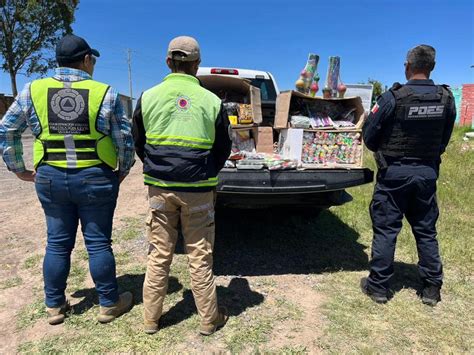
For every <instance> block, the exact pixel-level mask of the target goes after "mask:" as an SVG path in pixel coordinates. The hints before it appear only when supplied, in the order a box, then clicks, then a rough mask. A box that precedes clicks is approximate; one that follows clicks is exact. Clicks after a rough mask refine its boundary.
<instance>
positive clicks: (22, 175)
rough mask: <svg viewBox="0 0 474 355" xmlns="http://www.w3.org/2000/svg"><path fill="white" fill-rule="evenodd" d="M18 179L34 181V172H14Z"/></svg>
mask: <svg viewBox="0 0 474 355" xmlns="http://www.w3.org/2000/svg"><path fill="white" fill-rule="evenodd" d="M15 174H16V176H17V177H18V179H20V180H23V181H28V182H35V175H36V172H34V171H32V170H25V171H23V172H21V173H15Z"/></svg>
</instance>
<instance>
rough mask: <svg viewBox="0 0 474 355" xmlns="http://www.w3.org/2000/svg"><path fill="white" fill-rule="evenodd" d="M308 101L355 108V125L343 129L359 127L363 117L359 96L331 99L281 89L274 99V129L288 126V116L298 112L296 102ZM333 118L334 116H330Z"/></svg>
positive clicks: (343, 107)
mask: <svg viewBox="0 0 474 355" xmlns="http://www.w3.org/2000/svg"><path fill="white" fill-rule="evenodd" d="M301 101H303V102H304V101H308V103H311V104H314V105H315V106H317V105H318V104H323V103H324V102H331V103H335V104H337V105H340V106H341V110H349V109H355V118H356V122H354V123H355V124H356V126H355V127H354V128H344V130H350V129H355V130H357V129H361V128H362V124H363V121H364V118H365V112H364V107H363V106H362V100H361V98H360V97H346V98H343V99H338V98H332V99H323V98H322V97H311V96H308V95H305V94H302V93H300V92H297V91H292V90H289V91H283V92H281V93H280V94H279V95H278V96H277V101H276V114H275V124H274V127H275V128H276V129H285V128H289V123H288V121H289V119H290V116H292V115H295V114H298V113H297V112H296V108H297V106H298V102H301ZM331 118H332V119H334V118H335V117H331Z"/></svg>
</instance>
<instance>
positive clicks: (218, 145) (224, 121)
mask: <svg viewBox="0 0 474 355" xmlns="http://www.w3.org/2000/svg"><path fill="white" fill-rule="evenodd" d="M229 126H230V123H229V117H228V116H227V112H226V110H224V107H223V106H222V105H221V109H220V111H219V115H218V116H217V120H216V138H215V140H214V145H213V146H212V149H211V153H212V155H213V157H214V162H215V164H216V173H218V172H219V171H220V170H221V169H222V168H223V167H224V164H225V161H226V160H227V159H228V158H229V155H230V150H231V148H232V141H231V139H230V137H229Z"/></svg>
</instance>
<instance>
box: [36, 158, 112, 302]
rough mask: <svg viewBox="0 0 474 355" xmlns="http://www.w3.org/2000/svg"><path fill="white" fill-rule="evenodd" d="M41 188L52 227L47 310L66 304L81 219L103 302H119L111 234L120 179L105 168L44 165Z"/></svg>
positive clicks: (46, 279) (46, 277)
mask: <svg viewBox="0 0 474 355" xmlns="http://www.w3.org/2000/svg"><path fill="white" fill-rule="evenodd" d="M35 187H36V192H37V194H38V198H39V200H40V202H41V205H42V206H43V210H44V213H45V215H46V225H47V229H48V242H47V246H46V255H45V257H44V262H43V276H44V291H45V303H46V306H48V307H59V306H60V305H62V304H64V302H65V301H66V297H65V294H64V292H65V290H66V281H67V277H68V275H69V269H70V266H71V252H72V249H73V248H74V244H75V240H76V232H77V226H78V222H79V221H81V227H82V234H83V236H84V241H85V244H86V248H87V252H88V254H89V270H90V273H91V275H92V279H93V280H94V284H95V288H96V290H97V293H98V294H99V303H100V305H101V306H111V305H112V304H114V303H116V302H117V301H118V289H117V279H116V276H115V259H114V254H113V252H112V247H111V244H112V239H111V235H112V218H113V215H114V210H115V205H116V201H117V195H118V177H117V175H116V174H115V173H114V172H113V171H112V170H111V169H110V168H107V167H105V166H94V167H90V168H84V169H63V168H56V167H53V166H49V165H45V164H44V165H40V166H39V167H38V169H37V172H36V182H35Z"/></svg>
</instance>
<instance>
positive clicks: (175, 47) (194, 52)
mask: <svg viewBox="0 0 474 355" xmlns="http://www.w3.org/2000/svg"><path fill="white" fill-rule="evenodd" d="M175 52H182V53H184V54H185V55H179V54H174V53H175ZM168 58H172V59H174V60H181V61H183V62H192V61H195V60H198V59H200V58H201V51H200V49H199V43H198V42H197V41H196V40H195V39H194V38H192V37H188V36H179V37H176V38H173V39H172V40H171V42H170V44H169V45H168Z"/></svg>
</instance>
